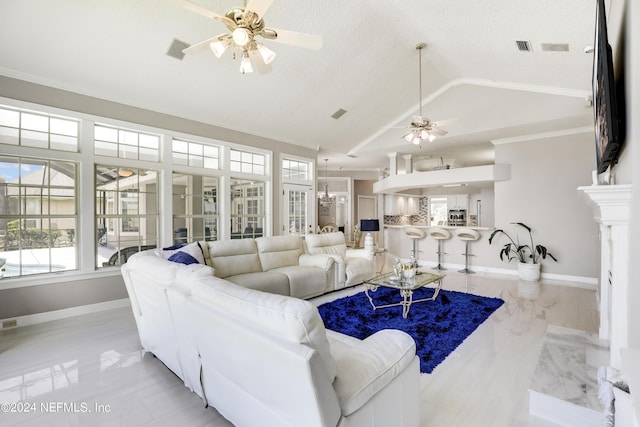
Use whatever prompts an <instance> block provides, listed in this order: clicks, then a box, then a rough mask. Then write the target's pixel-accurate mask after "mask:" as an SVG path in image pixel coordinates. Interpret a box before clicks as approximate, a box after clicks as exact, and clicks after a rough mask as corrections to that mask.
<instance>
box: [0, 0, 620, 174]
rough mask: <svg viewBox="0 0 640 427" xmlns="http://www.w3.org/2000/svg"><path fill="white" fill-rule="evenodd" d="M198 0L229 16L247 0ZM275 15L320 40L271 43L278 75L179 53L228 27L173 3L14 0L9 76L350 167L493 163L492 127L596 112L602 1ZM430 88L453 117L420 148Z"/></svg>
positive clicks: (381, 0)
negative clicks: (417, 161) (413, 131)
mask: <svg viewBox="0 0 640 427" xmlns="http://www.w3.org/2000/svg"><path fill="white" fill-rule="evenodd" d="M193 1H194V2H195V3H197V4H199V5H201V6H203V7H205V8H207V9H210V10H212V11H215V12H217V13H219V14H224V13H225V12H226V11H227V10H228V9H230V8H232V7H234V6H238V5H239V3H240V2H239V1H228V0H193ZM613 1H614V3H616V2H617V0H613ZM264 20H265V22H266V25H267V26H268V27H275V28H282V29H287V30H292V31H298V32H304V33H311V34H317V35H320V36H322V38H323V42H324V43H323V47H322V49H321V50H307V49H302V48H298V47H294V46H289V45H286V44H281V43H275V42H272V41H269V40H263V41H264V43H265V45H267V46H268V47H269V48H270V49H271V50H273V51H275V52H276V54H277V56H276V58H275V60H274V61H273V63H272V64H271V65H272V68H273V70H272V72H271V73H269V74H264V75H261V74H258V73H252V74H246V75H243V74H241V73H239V71H238V69H239V65H240V64H239V59H235V60H234V59H232V57H231V54H230V53H229V52H227V53H226V54H225V55H224V56H223V57H222V58H221V59H218V58H216V57H215V56H214V55H213V54H212V53H211V52H209V51H205V52H202V53H200V54H197V55H193V56H187V57H185V58H183V59H182V60H179V59H176V58H174V57H171V56H169V55H167V52H168V50H169V48H170V46H171V44H172V42H173V41H174V39H178V40H180V41H183V42H185V43H187V44H193V43H197V42H199V41H202V40H204V39H206V38H209V37H212V36H214V35H216V34H219V33H221V32H224V31H225V27H224V26H223V25H222V24H221V23H220V22H217V21H214V20H211V19H208V18H206V17H204V16H201V15H199V14H196V13H194V12H192V11H190V10H187V9H185V8H184V7H183V6H181V5H180V3H179V2H176V1H171V0H137V1H133V0H109V1H104V0H82V1H80V0H56V1H51V0H3V1H2V2H0V73H1V74H4V75H6V76H9V77H15V78H19V79H23V80H27V81H32V82H35V83H40V84H45V85H48V86H53V87H57V88H62V89H65V90H69V91H73V92H77V93H81V94H86V95H90V96H95V97H99V98H103V99H107V100H112V101H116V102H121V103H126V104H129V105H132V106H136V107H141V108H146V109H150V110H154V111H159V112H162V113H167V114H171V115H175V116H179V117H184V118H188V119H192V120H196V121H200V122H204V123H209V124H213V125H216V126H221V127H224V128H228V129H233V130H237V131H242V132H246V133H249V134H254V135H259V136H263V137H267V138H272V139H275V140H280V141H284V142H288V143H293V144H297V145H302V146H306V147H309V148H313V149H319V152H318V159H323V158H329V159H330V163H329V164H330V167H331V168H336V166H337V165H340V166H342V167H343V168H345V169H350V170H366V169H368V170H371V169H375V168H379V167H385V166H387V165H388V159H387V154H388V153H389V152H398V153H400V154H402V153H413V154H414V155H416V156H433V157H442V156H444V157H453V158H456V159H457V160H458V162H460V163H461V164H464V165H477V164H486V163H491V162H492V159H493V151H492V144H491V142H490V141H491V140H495V139H503V138H511V137H517V136H522V135H526V134H537V133H543V132H553V131H559V130H562V129H568V128H576V127H582V126H591V125H592V123H593V112H592V109H591V107H590V105H589V103H588V99H589V97H590V94H591V68H592V60H593V56H592V54H590V53H585V47H587V46H591V45H592V44H593V33H594V21H595V1H586V0H564V1H561V2H559V1H556V0H535V1H534V0H528V1H513V0H486V1H482V2H470V1H463V0H449V1H436V0H426V1H425V0H403V1H394V2H390V1H388V0H368V1H366V2H362V1H360V2H355V1H330V0H307V1H294V0H274V2H273V4H272V5H271V7H270V8H269V9H268V11H267V12H266V13H265V15H264ZM614 31H615V29H614ZM610 32H611V28H610ZM517 40H520V41H527V42H529V43H530V46H531V48H532V51H531V52H522V51H519V50H518V48H517V45H516V41H517ZM419 42H424V43H426V45H427V47H426V48H425V49H424V50H423V53H422V55H423V59H422V61H423V62H422V85H423V91H422V94H420V93H419V86H418V84H419V77H418V53H417V50H416V49H415V46H416V44H417V43H419ZM543 44H550V46H547V47H546V48H543ZM563 47H566V49H565V50H563ZM548 49H549V50H548ZM420 95H422V96H420ZM420 98H422V102H423V112H424V115H425V116H427V117H429V118H431V119H432V120H436V121H437V120H442V119H456V121H455V122H454V123H451V124H450V125H448V126H446V127H445V129H446V130H448V134H447V135H446V136H443V137H439V138H438V139H436V140H435V141H434V142H433V143H423V144H422V145H421V146H413V145H411V144H408V143H406V142H405V141H404V139H402V138H401V137H402V135H403V134H404V133H406V131H405V130H404V129H403V128H405V127H406V126H408V125H409V123H410V122H411V116H412V115H414V114H417V112H418V102H419V99H420ZM340 108H342V109H344V110H346V111H347V112H346V113H345V114H344V115H343V116H342V117H341V118H340V119H337V120H336V119H334V118H332V117H331V115H332V114H333V113H334V112H336V110H338V109H340Z"/></svg>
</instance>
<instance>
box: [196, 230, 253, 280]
mask: <svg viewBox="0 0 640 427" xmlns="http://www.w3.org/2000/svg"><path fill="white" fill-rule="evenodd" d="M207 245H208V247H209V248H208V249H209V256H210V257H211V258H210V261H211V266H212V267H213V268H214V269H215V273H216V276H217V277H221V278H223V279H224V278H225V277H229V276H236V275H238V274H246V273H257V272H261V271H262V266H261V265H260V258H259V257H258V249H257V247H256V243H255V241H254V240H253V239H234V240H217V241H215V242H207Z"/></svg>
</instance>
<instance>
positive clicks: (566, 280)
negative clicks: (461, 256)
mask: <svg viewBox="0 0 640 427" xmlns="http://www.w3.org/2000/svg"><path fill="white" fill-rule="evenodd" d="M401 261H402V262H408V261H409V259H408V258H406V259H401ZM419 264H420V266H421V267H427V268H435V267H436V266H437V265H438V264H437V263H435V262H424V261H420V263H419ZM442 266H443V267H444V268H446V269H447V270H451V271H459V270H462V269H464V264H451V263H443V264H442ZM469 269H470V270H472V271H474V272H475V273H485V274H501V275H505V276H511V277H517V276H518V270H515V269H511V268H509V269H507V268H495V267H484V266H481V265H472V266H470V267H469ZM541 278H542V279H547V280H554V281H559V282H563V283H562V286H571V287H577V288H582V289H590V290H597V289H598V278H596V277H585V276H572V275H569V274H552V273H542V274H541Z"/></svg>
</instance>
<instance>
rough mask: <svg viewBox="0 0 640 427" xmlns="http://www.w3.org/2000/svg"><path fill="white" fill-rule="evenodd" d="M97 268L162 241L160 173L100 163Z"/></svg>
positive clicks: (97, 179)
mask: <svg viewBox="0 0 640 427" xmlns="http://www.w3.org/2000/svg"><path fill="white" fill-rule="evenodd" d="M95 179H96V205H95V207H96V230H97V232H98V236H97V238H98V245H97V255H96V265H97V267H105V266H113V265H119V264H122V263H124V262H125V261H126V259H127V258H128V257H129V255H131V253H133V252H138V251H139V250H142V249H148V248H152V247H156V246H157V244H158V221H159V213H158V180H157V172H156V171H153V170H148V169H138V168H123V167H117V166H107V165H96V167H95Z"/></svg>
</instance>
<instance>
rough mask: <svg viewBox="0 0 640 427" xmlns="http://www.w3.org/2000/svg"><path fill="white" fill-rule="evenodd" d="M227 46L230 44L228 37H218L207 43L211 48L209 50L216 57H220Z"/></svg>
mask: <svg viewBox="0 0 640 427" xmlns="http://www.w3.org/2000/svg"><path fill="white" fill-rule="evenodd" d="M229 46H231V39H230V38H224V39H219V40H216V41H214V42H212V43H211V44H209V47H210V48H211V51H212V52H213V54H214V55H215V56H216V58H220V57H222V55H224V53H225V52H226V51H227V49H228V48H229Z"/></svg>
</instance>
